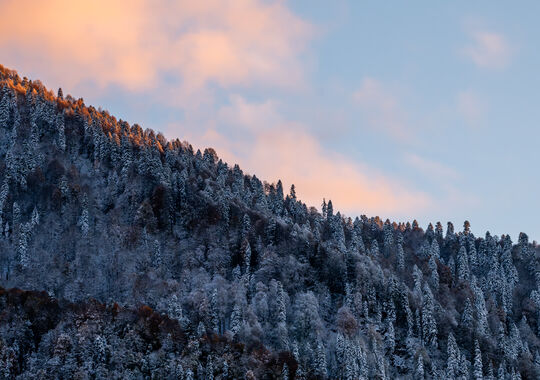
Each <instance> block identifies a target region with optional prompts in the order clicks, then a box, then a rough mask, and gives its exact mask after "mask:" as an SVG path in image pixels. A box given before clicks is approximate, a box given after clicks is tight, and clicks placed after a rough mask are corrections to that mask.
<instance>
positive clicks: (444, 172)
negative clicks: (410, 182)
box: [404, 153, 461, 182]
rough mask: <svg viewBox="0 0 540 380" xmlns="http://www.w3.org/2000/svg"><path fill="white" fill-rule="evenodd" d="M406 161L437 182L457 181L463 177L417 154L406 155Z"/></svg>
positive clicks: (445, 166) (449, 168) (451, 169)
mask: <svg viewBox="0 0 540 380" xmlns="http://www.w3.org/2000/svg"><path fill="white" fill-rule="evenodd" d="M404 159H405V162H407V163H408V164H409V165H410V166H412V167H414V168H415V169H417V170H418V171H420V172H422V173H423V174H424V175H426V176H428V177H430V178H432V179H436V180H437V181H443V182H448V181H455V180H457V179H459V178H460V177H461V176H460V174H459V173H458V172H457V171H456V170H455V169H453V168H451V167H449V166H447V165H444V164H442V163H440V162H438V161H434V160H431V159H428V158H425V157H421V156H419V155H417V154H415V153H407V154H405V156H404Z"/></svg>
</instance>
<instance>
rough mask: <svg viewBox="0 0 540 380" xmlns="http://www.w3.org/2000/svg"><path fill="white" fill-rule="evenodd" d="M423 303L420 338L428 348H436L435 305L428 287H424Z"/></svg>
mask: <svg viewBox="0 0 540 380" xmlns="http://www.w3.org/2000/svg"><path fill="white" fill-rule="evenodd" d="M423 299H424V302H423V304H422V338H423V341H424V344H426V345H427V346H428V347H430V348H436V347H437V322H436V321H435V316H434V312H435V305H434V300H433V295H432V294H431V290H430V288H429V286H427V285H424V297H423Z"/></svg>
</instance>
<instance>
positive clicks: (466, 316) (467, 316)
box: [460, 298, 474, 331]
mask: <svg viewBox="0 0 540 380" xmlns="http://www.w3.org/2000/svg"><path fill="white" fill-rule="evenodd" d="M473 323H474V316H473V308H472V305H471V300H470V299H469V298H467V300H466V301H465V307H464V308H463V313H461V320H460V326H461V327H462V328H464V329H466V331H472V329H473V327H474V325H473Z"/></svg>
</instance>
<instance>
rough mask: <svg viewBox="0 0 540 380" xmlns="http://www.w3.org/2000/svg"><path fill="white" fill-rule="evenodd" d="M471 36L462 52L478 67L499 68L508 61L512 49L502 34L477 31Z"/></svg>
mask: <svg viewBox="0 0 540 380" xmlns="http://www.w3.org/2000/svg"><path fill="white" fill-rule="evenodd" d="M471 37H472V40H473V41H472V43H471V44H469V45H468V46H466V47H465V48H464V49H463V50H462V52H463V54H465V56H467V57H468V58H470V59H471V60H472V61H473V62H474V63H475V64H476V65H477V66H478V67H485V68H490V69H500V68H504V67H505V66H506V65H507V64H508V63H509V61H510V56H511V53H512V49H511V48H510V45H509V43H508V41H507V40H506V38H505V37H504V36H503V35H502V34H498V33H493V32H487V31H478V32H474V33H472V35H471Z"/></svg>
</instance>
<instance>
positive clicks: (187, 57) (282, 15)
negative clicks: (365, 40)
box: [0, 0, 313, 93]
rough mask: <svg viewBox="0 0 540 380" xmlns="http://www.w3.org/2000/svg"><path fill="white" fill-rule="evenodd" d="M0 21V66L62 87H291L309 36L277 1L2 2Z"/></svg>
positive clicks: (298, 73) (305, 26) (309, 31)
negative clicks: (169, 81) (175, 82)
mask: <svg viewBox="0 0 540 380" xmlns="http://www.w3.org/2000/svg"><path fill="white" fill-rule="evenodd" d="M0 14H2V23H0V52H1V53H0V57H1V59H2V63H4V64H6V65H8V66H12V67H13V68H16V69H19V70H21V71H23V70H25V71H30V72H38V73H39V74H40V76H42V77H45V79H48V80H50V81H52V82H55V83H64V85H65V86H66V87H73V86H76V85H78V84H80V83H84V82H86V81H93V82H96V83H97V85H98V86H100V87H102V88H103V87H106V86H107V85H110V84H115V85H120V86H123V87H125V88H127V89H130V90H141V89H148V88H152V87H158V86H161V85H164V84H166V82H164V80H162V79H161V77H162V76H163V75H164V74H166V75H168V76H172V77H176V78H178V79H179V80H180V81H181V83H182V90H183V91H185V92H186V93H189V92H194V91H197V90H199V89H200V88H202V87H204V86H206V85H208V84H209V83H216V84H218V85H220V86H233V85H239V86H252V85H259V84H262V85H266V86H285V87H286V86H295V85H298V84H299V83H300V82H301V81H302V65H301V57H300V55H301V52H302V51H303V49H304V47H305V46H306V43H307V42H308V41H309V39H310V38H311V35H312V33H313V28H312V26H311V25H309V24H308V23H306V22H304V21H303V20H301V19H300V18H299V17H297V16H296V15H294V14H293V13H292V12H291V11H290V10H289V9H288V8H287V7H286V6H285V4H284V3H283V2H281V1H277V2H266V1H262V0H229V1H221V0H207V1H197V2H195V1H187V0H183V1H172V0H169V1H163V2H152V1H150V0H130V1H124V0H118V1H111V0H93V1H69V0H47V1H45V0H4V1H2V2H0ZM66 82H67V83H66ZM177 90H178V89H177Z"/></svg>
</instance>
